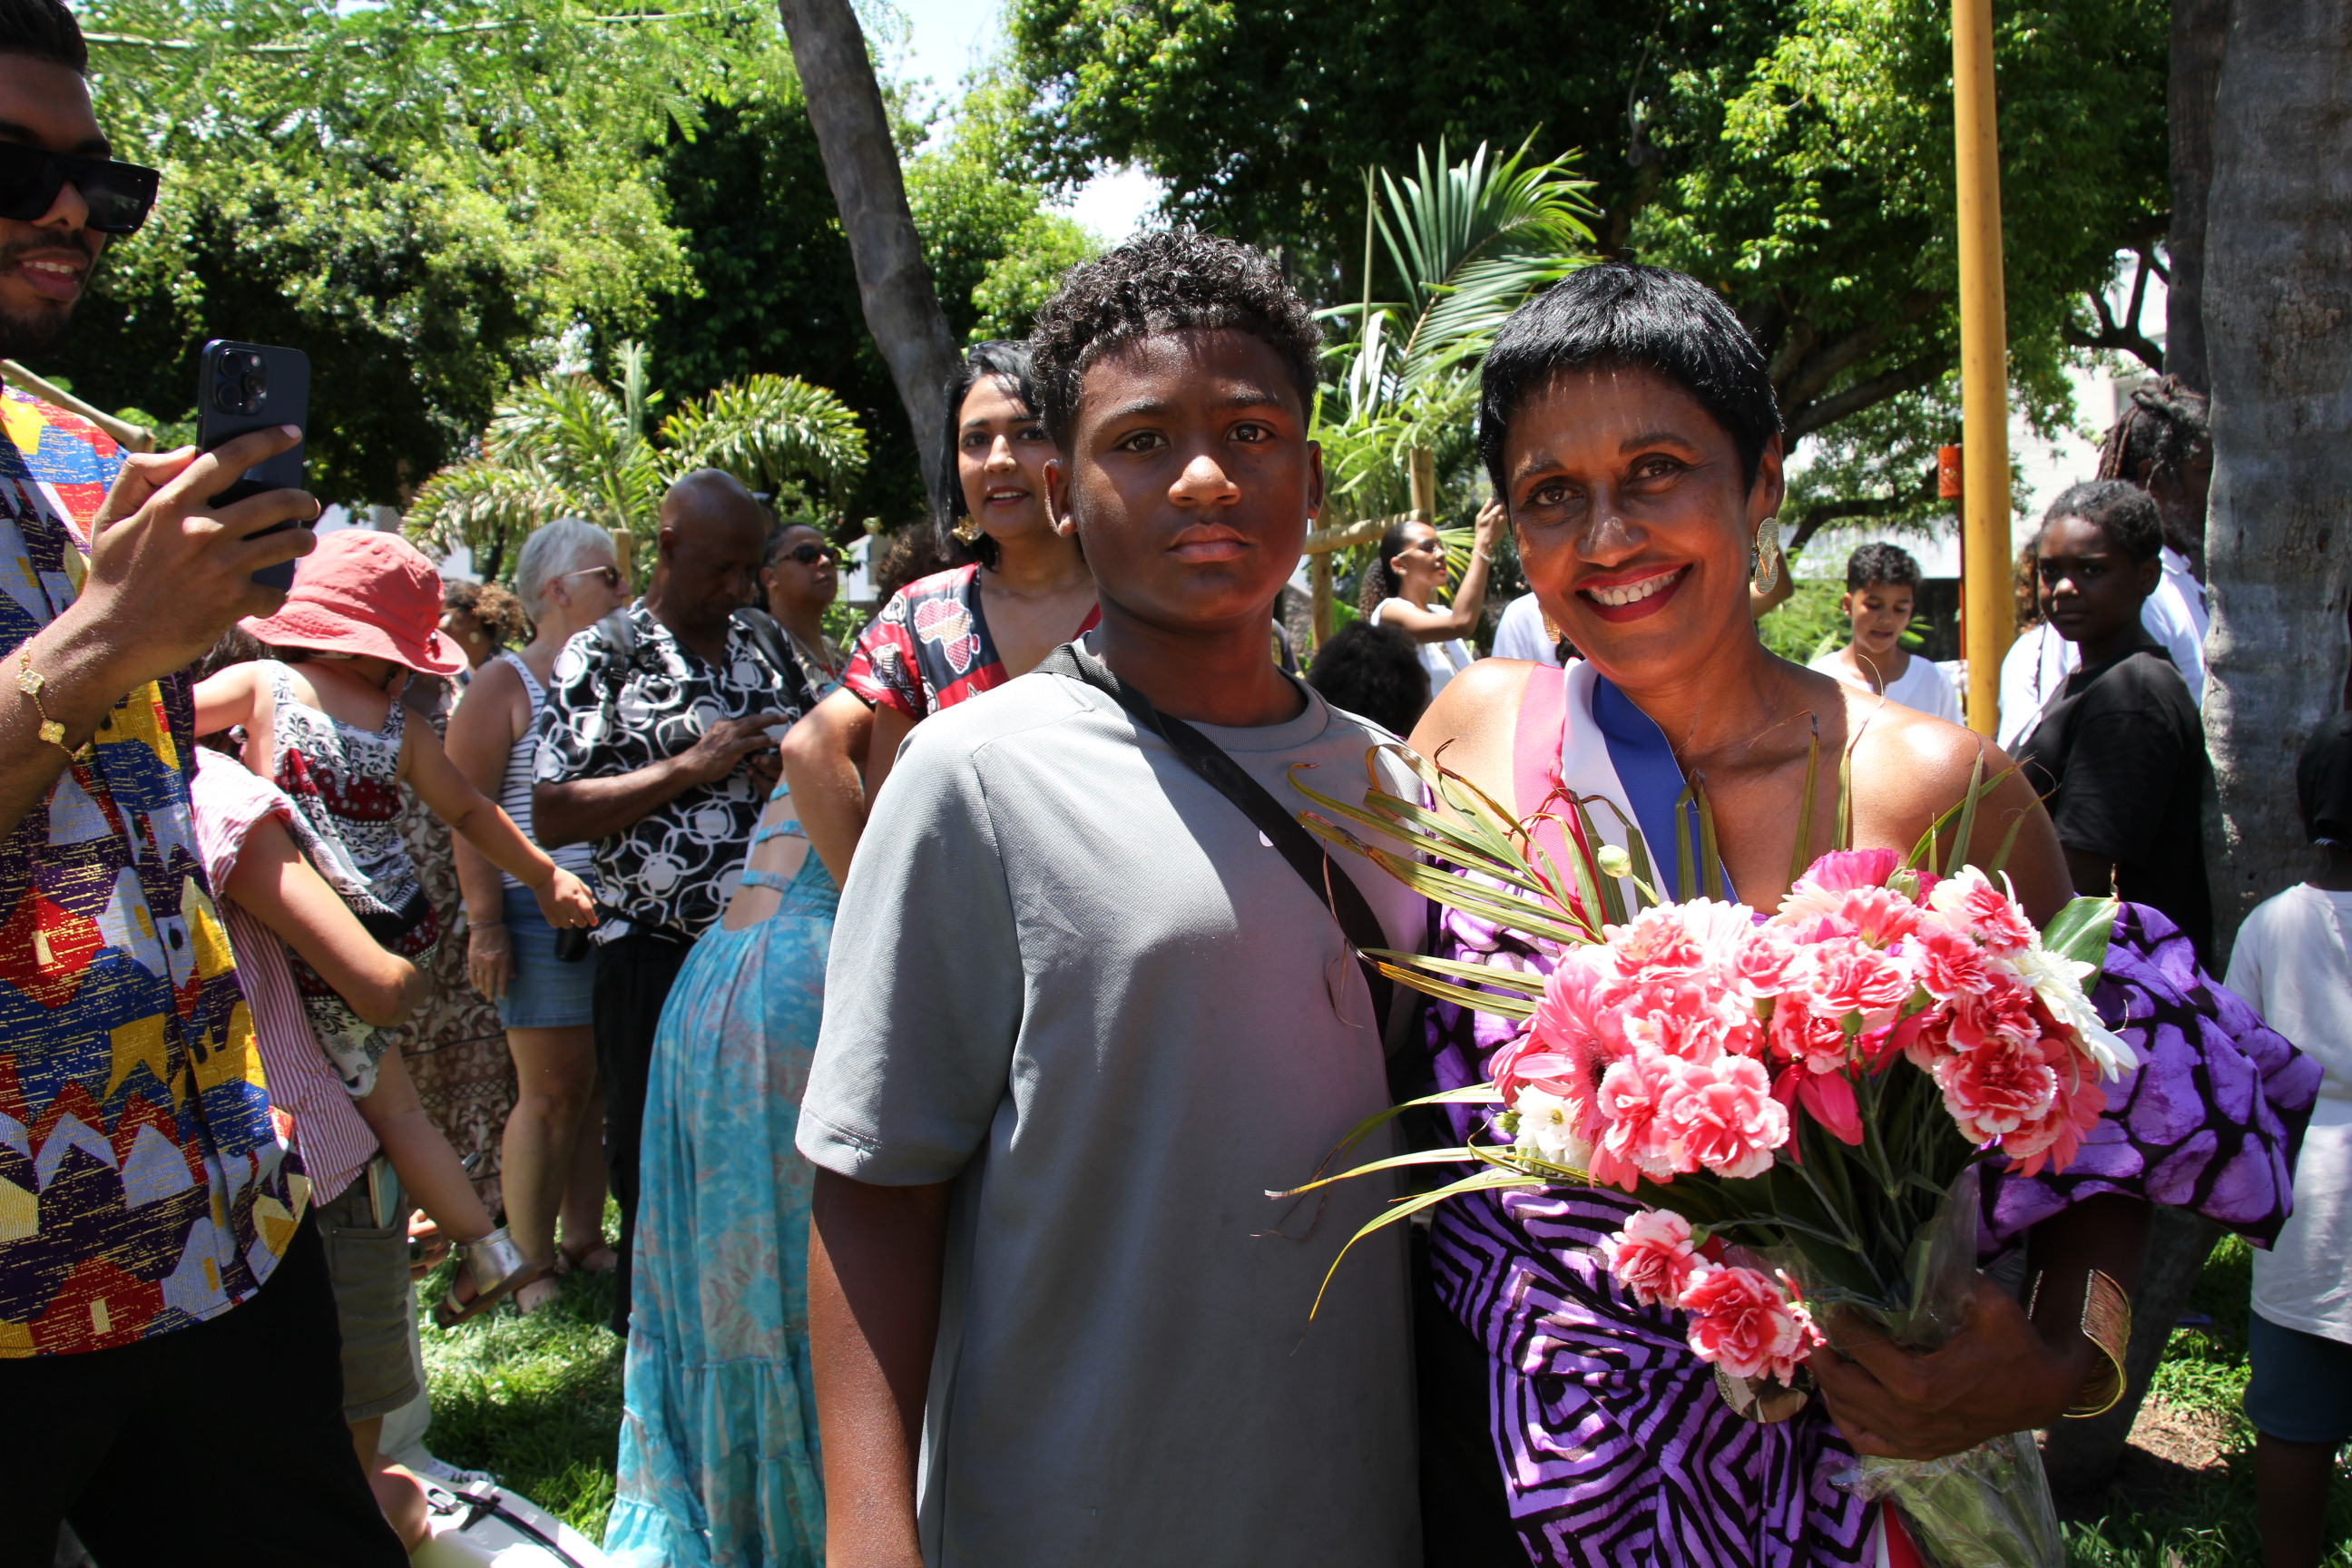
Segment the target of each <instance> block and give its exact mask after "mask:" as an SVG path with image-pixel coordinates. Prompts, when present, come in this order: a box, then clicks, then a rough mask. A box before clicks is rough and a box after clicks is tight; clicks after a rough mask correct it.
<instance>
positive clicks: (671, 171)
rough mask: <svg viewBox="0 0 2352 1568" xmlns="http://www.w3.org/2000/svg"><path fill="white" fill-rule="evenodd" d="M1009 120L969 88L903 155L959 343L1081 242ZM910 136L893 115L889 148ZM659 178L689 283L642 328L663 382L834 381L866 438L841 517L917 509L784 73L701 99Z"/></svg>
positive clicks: (913, 475) (1009, 314) (886, 376)
mask: <svg viewBox="0 0 2352 1568" xmlns="http://www.w3.org/2000/svg"><path fill="white" fill-rule="evenodd" d="M885 91H886V94H887V93H888V91H889V89H888V88H887V86H886V89H885ZM891 101H892V103H893V107H894V109H895V108H896V107H897V103H896V100H891ZM1008 116H1009V110H1006V108H1005V107H1004V104H1003V98H1002V92H1001V89H996V88H994V87H992V86H991V85H990V84H988V83H986V82H983V83H982V84H980V85H979V86H977V87H975V88H974V89H973V91H972V93H971V100H970V101H968V102H967V103H966V104H965V106H964V107H963V109H962V110H961V111H960V113H959V117H958V121H957V125H956V127H955V128H954V129H953V131H952V132H950V134H949V135H948V136H947V137H946V138H945V139H944V142H943V145H942V146H940V148H939V149H937V150H935V151H933V152H930V153H923V154H921V155H919V156H916V157H913V158H911V159H910V160H909V161H908V166H907V187H908V205H909V206H910V207H911V208H912V210H913V212H914V215H915V219H916V225H917V226H918V228H919V229H920V230H921V232H922V234H923V236H924V244H925V258H926V259H927V260H928V261H929V263H930V266H931V268H932V274H933V278H934V279H935V281H936V282H937V284H938V287H939V291H940V306H941V308H942V309H943V310H945V311H946V313H947V318H948V324H949V326H950V329H951V330H952V331H955V332H956V333H957V335H958V336H959V337H963V336H967V335H970V336H971V337H975V338H977V337H985V336H1007V335H1009V336H1014V337H1019V336H1022V335H1024V334H1025V333H1026V332H1027V331H1028V323H1029V320H1030V318H1031V317H1032V316H1033V315H1034V313H1035V310H1036V308H1037V307H1038V306H1039V305H1041V304H1043V303H1044V302H1045V297H1046V295H1047V294H1049V293H1050V292H1051V291H1052V289H1053V286H1054V284H1055V282H1057V281H1058V280H1059V279H1060V276H1061V273H1062V271H1063V269H1064V268H1066V267H1067V266H1069V265H1070V264H1072V263H1073V262H1076V261H1077V260H1080V259H1082V258H1084V257H1085V256H1087V255H1090V254H1092V252H1093V242H1092V241H1091V239H1090V238H1089V237H1087V236H1086V235H1085V233H1084V231H1083V230H1081V229H1080V228H1079V227H1078V226H1076V224H1074V223H1072V222H1071V221H1070V220H1068V219H1067V218H1064V217H1061V216H1058V215H1055V214H1053V213H1050V212H1047V211H1045V209H1044V207H1043V205H1042V202H1043V196H1044V192H1043V190H1042V188H1041V187H1039V186H1037V185H1035V184H1024V182H1023V181H1022V179H1021V178H1020V175H1021V170H1020V169H1019V168H1018V167H1017V164H1016V161H1015V158H1014V152H1013V147H1012V145H1011V143H1010V141H1009V138H1010V136H1011V134H1012V132H1013V130H1015V129H1017V124H1016V122H1014V121H1012V120H1011V119H1009V118H1008ZM920 130H921V128H920V127H919V126H918V125H916V124H913V123H912V122H910V121H907V120H906V119H905V118H904V116H903V114H901V116H900V120H899V132H900V140H901V143H902V145H905V146H908V147H911V146H912V144H913V143H914V142H915V141H916V140H917V139H918V138H919V133H920ZM660 181H661V186H662V189H663V190H664V192H665V193H666V194H667V198H668V200H669V202H670V204H671V211H672V221H673V222H674V223H675V224H676V226H677V228H678V229H679V230H680V232H681V235H682V241H681V243H682V244H683V246H684V247H685V253H686V257H687V260H688V266H689V267H690V268H691V271H692V274H693V278H694V279H695V281H694V282H693V283H691V284H687V285H681V286H679V287H677V288H676V289H671V290H668V291H667V292H665V293H664V294H662V295H661V296H660V297H659V299H658V301H657V305H656V314H655V319H654V321H653V323H652V325H651V326H650V328H649V329H648V330H647V331H646V341H647V342H648V343H649V344H650V345H651V348H652V352H653V357H654V361H655V363H657V364H659V365H660V366H661V370H662V379H663V382H664V383H665V384H667V385H668V386H669V387H671V388H672V389H673V390H675V391H677V392H679V393H681V394H684V393H700V392H705V391H708V390H709V389H710V388H711V387H714V386H717V385H719V384H721V383H722V382H728V381H740V380H742V379H743V378H745V377H748V376H751V375H755V374H775V375H795V376H798V377H800V378H801V379H802V380H803V381H807V382H811V383H814V384H816V385H819V386H825V387H831V388H833V389H834V390H835V392H837V393H838V394H839V395H841V397H842V400H843V401H844V402H845V403H846V404H847V405H849V406H850V408H852V409H853V410H855V411H856V414H857V416H858V417H859V418H860V420H861V421H862V422H863V423H864V425H865V427H866V430H867V431H868V432H870V433H871V437H872V442H873V446H872V452H871V456H870V458H869V461H868V464H867V467H866V470H865V471H864V473H863V474H862V475H860V476H859V477H858V479H857V482H856V485H855V487H854V488H853V489H852V490H851V492H850V493H849V495H848V496H847V497H846V500H845V510H846V511H847V514H848V515H849V516H850V517H853V518H864V517H880V518H884V519H889V520H895V521H903V520H905V519H907V518H909V517H914V516H919V515H920V514H921V513H922V511H923V508H924V500H923V495H922V485H921V479H920V477H919V469H918V467H917V463H916V458H915V443H914V437H913V433H912V432H911V431H910V430H909V429H908V425H907V415H906V410H905V407H904V405H901V404H900V403H899V401H898V391H897V388H896V387H895V385H894V384H892V382H891V379H890V372H889V367H888V366H887V364H885V363H883V360H882V357H881V354H880V353H879V352H878V351H877V349H876V348H875V346H874V342H873V339H872V337H871V336H870V335H869V334H868V333H867V331H866V321H865V315H864V310H863V307H862V306H861V305H860V303H859V300H858V294H857V276H856V269H855V268H854V267H853V265H852V263H851V259H850V255H849V244H848V241H847V240H846V239H845V237H843V235H842V232H841V224H840V220H839V218H838V216H836V214H835V205H834V200H833V192H832V187H831V186H830V185H828V184H826V181H825V174H824V160H823V158H822V156H821V155H820V154H819V153H818V150H817V145H816V136H815V133H814V132H813V131H812V130H811V129H810V126H809V122H808V114H807V110H806V107H805V104H804V101H803V98H802V96H801V87H800V83H799V79H797V78H796V77H794V76H793V75H791V74H790V73H789V72H788V71H786V72H779V73H775V74H773V75H771V76H769V77H768V78H766V79H764V80H763V81H762V82H761V84H760V86H759V87H758V89H757V90H747V91H745V92H743V93H741V94H740V95H739V96H737V97H736V98H735V99H734V100H732V101H730V102H728V103H723V104H712V105H709V106H708V107H707V108H706V109H705V110H704V113H703V125H702V129H701V130H700V131H699V132H697V133H696V134H695V135H694V136H693V137H692V138H691V139H689V138H688V136H686V135H685V134H684V133H683V132H677V131H673V132H671V134H670V136H669V139H668V141H667V144H666V145H665V147H664V150H663V153H662V156H661V164H660Z"/></svg>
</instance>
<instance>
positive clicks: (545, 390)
mask: <svg viewBox="0 0 2352 1568" xmlns="http://www.w3.org/2000/svg"><path fill="white" fill-rule="evenodd" d="M619 359H620V372H621V374H620V380H619V384H617V385H616V386H606V385H604V384H601V383H599V382H598V381H596V379H595V378H594V377H593V376H588V375H581V374H572V375H552V376H543V377H540V378H537V379H535V380H532V381H530V382H527V383H525V384H523V385H522V386H521V387H520V388H518V389H517V391H516V392H515V394H514V395H513V396H512V397H511V398H509V400H508V401H507V402H505V403H503V404H501V405H499V409H498V412H497V415H496V416H495V417H494V418H492V420H491V421H490V427H489V430H488V434H486V435H485V436H484V437H482V450H481V454H480V455H479V456H478V457H473V458H467V459H465V460H464V461H462V462H458V463H455V464H452V465H451V466H450V467H448V468H444V469H442V470H441V471H440V472H438V473H436V474H435V475H434V476H433V477H432V478H431V479H427V480H426V481H425V484H424V486H423V487H422V488H421V489H418V491H417V492H416V499H415V502H414V503H413V504H412V505H411V506H410V507H409V509H408V514H407V517H406V518H405V519H404V528H405V530H406V531H407V532H408V534H409V535H410V536H411V537H412V538H414V539H415V540H416V541H417V542H418V543H419V544H421V545H424V546H425V547H426V548H427V549H429V550H432V551H435V552H446V551H448V550H451V549H453V548H455V547H457V546H458V545H461V544H462V545H464V546H466V547H467V549H469V550H471V551H472V552H473V556H474V560H475V562H476V563H477V564H478V567H479V569H480V571H481V572H482V574H483V575H484V576H486V577H496V576H498V575H499V574H500V573H501V571H503V569H504V567H505V565H506V563H507V562H508V560H509V558H510V556H511V554H512V552H515V551H517V550H519V549H520V548H521V545H522V541H523V539H524V538H525V536H527V535H528V534H529V533H530V531H531V530H532V529H535V528H537V527H539V526H540V525H541V524H542V523H546V522H550V521H553V520H555V519H556V518H559V517H580V518H585V519H587V520H588V521H591V522H593V523H596V524H597V525H599V526H600V527H604V528H625V529H628V530H630V531H632V532H634V533H635V534H636V535H637V537H638V540H639V541H640V543H641V546H643V547H644V553H643V558H644V559H646V560H650V559H652V556H651V552H650V546H651V544H652V542H653V530H654V523H655V521H656V513H657V512H658V511H659V510H660V506H661V498H662V492H663V490H664V489H667V487H668V485H669V483H670V481H671V480H672V479H676V478H677V476H678V475H679V474H682V473H685V472H688V470H690V469H694V468H724V469H726V470H727V471H728V472H729V473H731V474H733V475H734V476H735V477H736V478H737V479H741V480H742V481H743V483H744V484H745V485H746V486H747V487H749V488H751V489H758V490H765V491H767V492H769V493H771V494H778V493H780V492H784V491H787V490H788V489H791V488H793V487H794V486H795V485H796V484H797V482H798V481H800V480H803V479H807V480H812V481H814V482H815V483H816V484H818V485H820V486H822V487H824V489H826V490H827V491H828V492H830V493H832V494H834V495H835V496H838V495H839V494H841V493H843V492H844V491H845V489H846V487H847V483H848V480H849V479H850V477H851V476H852V475H853V474H855V473H856V471H857V469H859V468H862V467H863V466H864V464H865V461H866V435H865V432H864V431H863V430H862V429H860V428H859V426H858V422H857V416H856V414H855V413H854V412H853V411H851V410H850V408H849V407H848V406H847V405H845V404H844V403H843V402H842V401H841V400H840V399H839V398H837V397H835V395H833V394H832V393H830V392H828V391H826V390H825V389H824V388H823V387H821V386H811V385H809V384H807V383H805V382H803V381H798V380H794V379H792V378H789V377H782V376H773V375H755V376H751V377H748V378H746V379H745V380H743V381H741V382H740V383H739V382H730V383H727V384H723V385H720V386H718V387H716V388H713V389H712V391H711V392H710V393H709V395H708V396H707V397H704V398H701V399H698V400H693V401H689V402H688V403H686V404H685V405H682V406H681V407H679V408H678V409H677V412H676V413H674V414H672V415H670V416H668V417H667V419H664V420H663V421H662V423H661V426H660V430H659V432H658V437H657V438H656V433H655V432H654V431H652V430H651V429H650V428H649V426H651V424H652V421H653V417H654V416H655V414H656V411H657V410H658V409H659V407H660V405H661V404H662V402H663V401H664V398H663V395H662V394H661V393H659V392H656V391H654V390H653V389H652V388H651V386H650V385H649V384H647V379H646V350H645V348H644V346H643V345H642V344H639V343H634V342H630V343H624V344H622V345H621V348H620V353H619ZM798 499H799V498H798V497H797V496H794V497H793V500H798Z"/></svg>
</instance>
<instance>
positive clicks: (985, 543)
mask: <svg viewBox="0 0 2352 1568" xmlns="http://www.w3.org/2000/svg"><path fill="white" fill-rule="evenodd" d="M984 375H985V376H994V377H995V378H996V384H997V385H999V386H1000V387H1002V388H1003V390H1004V394H1005V395H1006V396H1008V397H1010V398H1012V399H1013V401H1014V402H1015V403H1018V404H1019V405H1021V406H1022V407H1024V408H1025V409H1027V410H1029V411H1030V412H1031V413H1033V414H1034V413H1035V412H1036V411H1037V385H1036V382H1035V380H1034V377H1033V375H1032V374H1031V370H1030V361H1029V345H1028V344H1027V343H1016V342H1008V341H1006V340H1005V339H1003V338H992V339H990V340H989V341H988V342H984V343H974V344H973V345H972V346H971V348H970V349H968V350H966V351H965V352H964V356H963V363H961V364H959V365H957V366H956V370H955V374H953V375H951V376H950V377H948V411H947V436H946V440H947V445H946V446H944V447H940V483H939V491H938V493H937V494H935V495H934V496H932V497H931V522H932V531H934V532H935V533H936V534H937V535H938V536H939V544H940V554H941V555H943V556H945V557H946V558H947V559H948V560H950V561H978V562H979V563H981V564H982V565H983V566H994V565H995V564H996V541H994V540H993V539H991V538H989V537H988V535H986V534H984V533H983V534H982V535H981V536H980V537H979V538H978V539H975V540H973V541H972V542H971V543H969V544H966V543H965V542H963V541H962V540H961V539H958V538H957V537H956V536H955V525H956V523H957V522H958V521H960V520H961V519H963V518H967V517H970V516H971V507H970V506H968V505H966V504H965V502H964V499H963V476H962V475H961V473H960V472H959V471H958V470H957V468H956V447H957V445H958V443H959V442H961V440H962V438H963V400H964V398H965V396H966V395H968V394H969V393H970V392H971V389H972V388H973V387H974V386H976V385H978V384H980V378H981V377H982V376H984Z"/></svg>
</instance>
